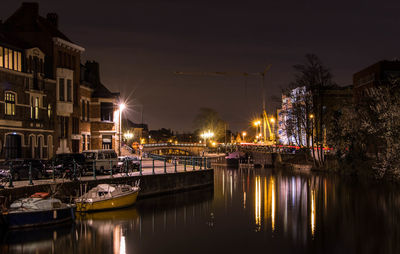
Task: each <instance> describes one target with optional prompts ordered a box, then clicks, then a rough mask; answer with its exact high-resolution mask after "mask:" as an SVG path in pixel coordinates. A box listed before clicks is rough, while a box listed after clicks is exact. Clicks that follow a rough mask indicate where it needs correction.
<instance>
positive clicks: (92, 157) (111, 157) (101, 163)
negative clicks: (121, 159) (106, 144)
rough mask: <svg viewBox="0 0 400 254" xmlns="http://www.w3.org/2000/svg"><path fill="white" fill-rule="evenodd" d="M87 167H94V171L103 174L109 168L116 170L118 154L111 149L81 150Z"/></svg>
mask: <svg viewBox="0 0 400 254" xmlns="http://www.w3.org/2000/svg"><path fill="white" fill-rule="evenodd" d="M83 154H84V156H85V159H86V162H87V163H88V164H87V165H88V167H90V168H93V167H95V170H96V172H98V173H100V174H104V173H106V172H107V171H108V172H109V171H110V169H112V170H113V171H117V168H118V156H117V153H116V152H115V151H114V150H112V149H102V150H87V151H84V152H83Z"/></svg>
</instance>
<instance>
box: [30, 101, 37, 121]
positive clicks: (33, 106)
mask: <svg viewBox="0 0 400 254" xmlns="http://www.w3.org/2000/svg"><path fill="white" fill-rule="evenodd" d="M31 119H39V97H31Z"/></svg>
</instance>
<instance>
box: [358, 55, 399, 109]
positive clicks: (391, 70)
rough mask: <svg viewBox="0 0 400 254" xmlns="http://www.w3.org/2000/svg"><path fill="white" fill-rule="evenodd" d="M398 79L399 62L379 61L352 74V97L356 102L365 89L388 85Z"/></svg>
mask: <svg viewBox="0 0 400 254" xmlns="http://www.w3.org/2000/svg"><path fill="white" fill-rule="evenodd" d="M399 77H400V61H398V60H394V61H387V60H383V61H379V62H377V63H374V64H373V65H370V66H368V67H366V68H364V69H362V70H360V71H358V72H356V73H354V74H353V85H354V97H355V99H356V101H358V100H359V99H360V98H361V97H362V96H363V92H364V91H365V89H367V88H370V87H378V86H382V85H386V84H388V83H390V82H391V81H392V80H394V79H398V78H399Z"/></svg>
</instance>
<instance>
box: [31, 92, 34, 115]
mask: <svg viewBox="0 0 400 254" xmlns="http://www.w3.org/2000/svg"><path fill="white" fill-rule="evenodd" d="M33 113H34V111H33V97H31V119H33V118H34V115H33Z"/></svg>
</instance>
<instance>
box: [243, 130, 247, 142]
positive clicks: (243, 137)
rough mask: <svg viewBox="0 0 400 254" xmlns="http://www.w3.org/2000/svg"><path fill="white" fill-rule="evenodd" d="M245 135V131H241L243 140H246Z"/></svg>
mask: <svg viewBox="0 0 400 254" xmlns="http://www.w3.org/2000/svg"><path fill="white" fill-rule="evenodd" d="M246 135H247V132H245V131H243V132H242V136H243V142H246V140H245V137H246Z"/></svg>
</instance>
